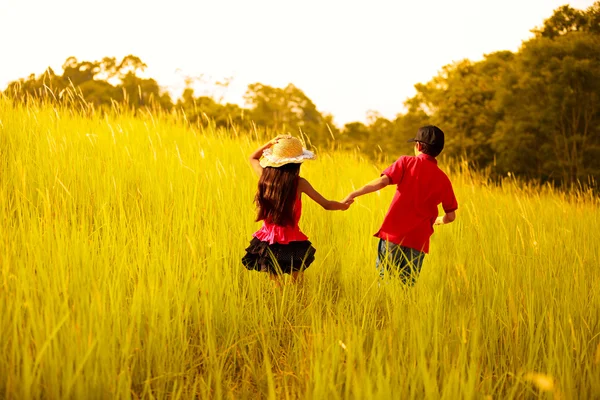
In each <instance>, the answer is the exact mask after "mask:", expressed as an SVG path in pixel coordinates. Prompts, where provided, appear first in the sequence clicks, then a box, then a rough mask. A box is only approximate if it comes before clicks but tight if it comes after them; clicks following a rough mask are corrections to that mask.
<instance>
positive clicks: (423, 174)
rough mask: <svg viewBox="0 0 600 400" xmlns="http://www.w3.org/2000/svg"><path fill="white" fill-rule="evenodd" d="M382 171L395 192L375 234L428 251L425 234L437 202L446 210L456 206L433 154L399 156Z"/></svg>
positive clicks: (447, 181)
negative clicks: (394, 188) (394, 187)
mask: <svg viewBox="0 0 600 400" xmlns="http://www.w3.org/2000/svg"><path fill="white" fill-rule="evenodd" d="M382 175H387V176H388V178H389V179H390V184H393V185H396V187H397V189H396V194H395V195H394V199H393V200H392V204H391V205H390V209H389V210H388V213H387V215H386V216H385V219H384V220H383V224H382V225H381V229H379V232H377V233H376V234H375V236H376V237H378V238H381V239H384V240H388V241H390V242H393V243H396V244H400V245H402V246H406V247H409V248H412V249H415V250H419V251H422V252H425V253H429V238H430V236H431V235H432V234H433V223H434V222H435V219H436V218H437V216H438V205H439V204H440V203H441V204H442V207H444V211H445V212H446V213H449V212H452V211H454V210H456V209H457V208H458V203H457V202H456V197H455V196H454V190H452V183H450V179H448V177H447V176H446V174H445V173H444V172H443V171H442V170H441V169H439V168H438V166H437V161H436V159H435V158H434V157H431V156H429V155H426V154H419V155H418V156H416V157H410V156H402V157H400V158H399V159H398V160H396V162H394V163H393V164H392V165H390V166H389V167H388V168H387V169H386V170H385V171H383V173H382Z"/></svg>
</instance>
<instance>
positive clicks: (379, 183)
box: [342, 175, 390, 203]
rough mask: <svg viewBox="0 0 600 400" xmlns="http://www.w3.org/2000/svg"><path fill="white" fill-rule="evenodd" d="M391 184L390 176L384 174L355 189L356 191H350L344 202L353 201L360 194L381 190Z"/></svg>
mask: <svg viewBox="0 0 600 400" xmlns="http://www.w3.org/2000/svg"><path fill="white" fill-rule="evenodd" d="M389 184H390V178H389V177H388V176H387V175H382V176H380V177H379V178H377V179H375V180H372V181H371V182H369V183H367V184H366V185H365V186H363V187H361V188H360V189H358V190H355V191H354V192H352V193H350V194H349V195H348V196H346V198H345V199H344V200H342V203H348V202H351V201H353V200H354V199H355V198H357V197H358V196H362V195H364V194H369V193H373V192H376V191H378V190H381V189H383V188H384V187H386V186H387V185H389Z"/></svg>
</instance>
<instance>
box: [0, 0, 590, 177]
mask: <svg viewBox="0 0 600 400" xmlns="http://www.w3.org/2000/svg"><path fill="white" fill-rule="evenodd" d="M533 32H534V33H535V37H534V38H532V39H531V40H529V41H527V42H525V43H524V44H523V46H522V48H521V49H520V50H519V51H518V52H516V53H512V52H509V51H500V52H496V53H492V54H488V55H486V56H485V58H484V59H483V60H481V61H477V62H474V61H470V60H462V61H459V62H456V63H453V64H450V65H446V66H444V67H443V68H442V69H441V71H440V72H439V74H438V75H437V76H435V77H433V78H432V79H431V80H430V81H429V82H426V83H419V84H417V85H415V89H416V94H415V95H414V96H413V97H412V98H410V99H408V100H406V102H405V104H404V105H405V111H404V112H403V113H400V114H398V115H397V116H396V118H394V119H393V120H388V119H386V118H384V117H383V116H381V115H380V114H378V113H376V112H373V113H371V114H370V115H368V121H367V123H366V124H365V123H361V122H352V123H348V124H346V125H345V126H344V127H343V128H342V129H338V128H337V127H336V126H335V124H334V123H333V117H332V116H331V115H324V114H322V113H321V112H319V111H318V109H317V106H316V105H315V103H314V102H313V101H312V100H311V99H310V98H309V97H308V96H307V95H306V94H305V93H304V92H303V91H302V90H301V89H299V88H297V87H296V86H294V85H292V84H289V85H287V86H286V87H284V88H277V87H271V86H268V85H265V84H261V83H254V84H251V85H249V86H248V89H247V92H246V94H245V100H246V103H247V107H241V106H239V105H235V104H223V103H222V102H221V101H220V100H215V99H214V98H212V97H208V96H199V97H196V96H195V95H194V90H193V89H192V87H191V86H190V85H188V87H187V88H186V90H185V91H184V92H183V94H182V96H181V98H179V99H177V100H176V103H175V104H174V102H173V100H172V99H171V98H170V96H169V94H168V93H166V92H164V91H162V90H161V88H160V87H159V85H158V83H157V82H156V81H155V80H153V79H144V78H141V77H140V76H139V74H140V73H141V72H143V70H144V69H145V67H146V65H145V64H144V63H143V62H142V60H140V59H139V58H138V57H136V56H133V55H130V56H127V57H125V58H124V59H123V60H120V61H118V60H116V59H115V58H110V57H105V58H103V59H102V60H100V61H93V62H91V61H78V60H77V59H76V58H74V57H71V58H68V59H67V60H66V61H65V63H64V65H63V73H62V75H57V74H56V73H55V72H54V71H53V70H52V69H48V70H47V71H45V72H44V73H43V74H41V75H40V76H37V77H36V76H35V75H31V76H29V77H28V78H27V79H22V80H20V81H18V82H13V83H11V84H10V85H9V87H8V89H7V90H6V91H5V94H7V95H8V96H10V97H13V98H14V99H16V100H19V101H23V102H29V101H31V100H37V99H45V100H48V99H49V100H50V101H52V102H54V103H61V102H62V103H63V104H68V105H69V106H71V107H73V106H75V107H79V108H86V107H89V106H90V105H91V106H92V107H95V108H100V109H103V110H106V109H110V108H112V107H114V106H115V104H117V105H120V104H124V105H125V106H126V108H130V109H133V110H138V109H142V108H153V109H160V110H164V111H170V110H173V109H174V110H175V111H176V113H175V114H177V113H179V112H181V113H183V115H185V118H186V120H187V122H188V123H191V124H194V125H199V126H203V127H208V126H213V127H219V128H231V129H232V131H233V132H236V133H239V132H252V134H253V135H259V136H272V135H275V134H279V133H282V132H289V133H292V134H296V135H302V137H303V138H304V139H305V141H306V142H307V144H308V145H309V146H315V147H321V148H323V147H327V148H329V147H335V148H339V149H345V150H356V149H359V150H360V151H361V153H362V154H366V155H368V156H369V157H372V158H373V159H376V160H382V159H392V158H396V157H398V156H400V155H401V154H410V153H412V147H411V145H410V144H408V143H406V141H407V139H409V138H411V137H413V135H414V134H415V132H416V130H417V129H418V128H419V127H420V126H423V125H426V124H436V125H439V126H440V127H441V128H442V129H443V130H444V131H445V132H446V134H447V137H446V148H445V150H444V152H443V153H442V154H444V155H446V156H450V157H452V158H462V159H466V160H468V162H469V163H470V165H471V166H472V167H473V168H478V169H486V170H490V171H491V172H492V173H493V174H494V175H495V176H496V177H497V178H498V177H502V176H506V174H507V173H509V172H510V173H515V174H517V175H518V176H521V177H524V178H529V179H535V180H539V181H552V182H554V183H564V184H576V183H577V182H584V183H588V179H590V178H593V179H595V180H596V181H598V180H600V128H599V127H600V99H599V93H600V1H596V2H595V3H594V4H593V5H592V6H591V7H589V8H588V9H587V10H585V11H583V10H577V9H574V8H572V7H570V6H568V5H566V6H563V7H560V8H558V9H557V10H556V11H555V12H554V14H553V15H552V16H551V17H550V18H548V19H547V20H546V21H545V22H544V25H543V26H542V27H539V28H537V29H535V30H534V31H533ZM73 93H74V94H73ZM65 94H67V95H65ZM67 97H68V101H65V98H67Z"/></svg>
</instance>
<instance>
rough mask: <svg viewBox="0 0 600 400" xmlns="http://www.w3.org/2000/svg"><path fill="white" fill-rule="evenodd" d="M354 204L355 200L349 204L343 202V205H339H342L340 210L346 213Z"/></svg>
mask: <svg viewBox="0 0 600 400" xmlns="http://www.w3.org/2000/svg"><path fill="white" fill-rule="evenodd" d="M352 203H354V200H351V201H350V202H348V203H347V202H342V203H339V204H340V206H339V207H340V210H342V211H346V210H347V209H349V208H350V204H352Z"/></svg>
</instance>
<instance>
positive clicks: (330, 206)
mask: <svg viewBox="0 0 600 400" xmlns="http://www.w3.org/2000/svg"><path fill="white" fill-rule="evenodd" d="M298 192H300V193H306V194H307V195H308V197H310V198H311V199H313V200H314V201H315V202H316V203H317V204H319V205H320V206H321V207H323V208H324V209H326V210H330V211H332V210H342V211H345V210H347V209H348V207H350V204H352V201H350V202H347V203H346V202H343V203H340V202H339V201H333V200H327V199H326V198H325V197H323V196H322V195H321V193H319V192H317V191H316V190H315V188H313V187H312V185H311V184H310V183H309V182H308V181H307V180H306V179H304V178H300V181H299V182H298Z"/></svg>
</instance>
